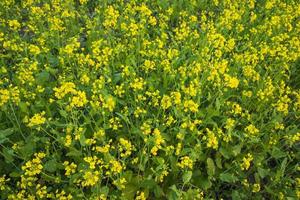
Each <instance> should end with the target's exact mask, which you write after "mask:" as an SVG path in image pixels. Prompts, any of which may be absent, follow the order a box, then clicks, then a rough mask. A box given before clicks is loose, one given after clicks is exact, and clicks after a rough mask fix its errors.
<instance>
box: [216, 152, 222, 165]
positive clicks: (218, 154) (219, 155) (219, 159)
mask: <svg viewBox="0 0 300 200" xmlns="http://www.w3.org/2000/svg"><path fill="white" fill-rule="evenodd" d="M216 165H217V167H218V168H219V169H222V157H221V154H220V153H219V152H218V153H217V155H216Z"/></svg>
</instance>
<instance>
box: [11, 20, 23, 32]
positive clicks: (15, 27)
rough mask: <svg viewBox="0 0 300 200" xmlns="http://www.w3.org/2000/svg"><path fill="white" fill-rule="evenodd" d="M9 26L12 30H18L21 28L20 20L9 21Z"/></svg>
mask: <svg viewBox="0 0 300 200" xmlns="http://www.w3.org/2000/svg"><path fill="white" fill-rule="evenodd" d="M8 25H9V26H10V28H12V29H13V30H18V29H20V28H21V24H20V23H19V22H18V20H15V19H14V20H9V21H8Z"/></svg>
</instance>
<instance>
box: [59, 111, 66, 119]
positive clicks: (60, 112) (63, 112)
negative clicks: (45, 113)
mask: <svg viewBox="0 0 300 200" xmlns="http://www.w3.org/2000/svg"><path fill="white" fill-rule="evenodd" d="M59 114H60V115H61V116H62V117H64V118H67V117H68V113H67V112H66V111H65V110H59Z"/></svg>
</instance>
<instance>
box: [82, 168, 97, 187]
mask: <svg viewBox="0 0 300 200" xmlns="http://www.w3.org/2000/svg"><path fill="white" fill-rule="evenodd" d="M99 174H100V173H99V172H98V171H86V172H85V173H84V175H83V179H84V180H83V181H82V182H81V185H82V186H83V187H86V186H94V185H96V184H97V183H98V181H99Z"/></svg>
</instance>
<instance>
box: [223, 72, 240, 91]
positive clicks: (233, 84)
mask: <svg viewBox="0 0 300 200" xmlns="http://www.w3.org/2000/svg"><path fill="white" fill-rule="evenodd" d="M225 83H226V86H227V87H230V88H237V87H238V86H239V79H237V78H236V77H231V76H229V75H227V74H225Z"/></svg>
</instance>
